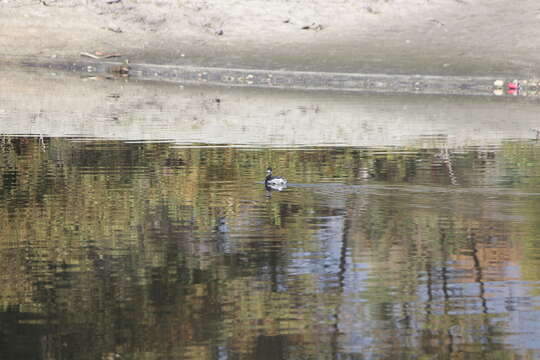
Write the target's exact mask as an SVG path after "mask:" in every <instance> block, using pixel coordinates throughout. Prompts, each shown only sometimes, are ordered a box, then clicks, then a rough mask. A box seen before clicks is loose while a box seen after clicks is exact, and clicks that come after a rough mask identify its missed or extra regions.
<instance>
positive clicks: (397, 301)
mask: <svg viewBox="0 0 540 360" xmlns="http://www.w3.org/2000/svg"><path fill="white" fill-rule="evenodd" d="M45 143H46V145H47V146H46V147H43V146H42V144H41V143H40V142H39V140H38V139H24V140H23V138H21V139H12V140H10V141H7V142H5V143H4V144H3V147H2V154H1V155H2V157H1V160H0V161H2V162H1V166H0V172H1V173H2V178H3V181H4V187H3V189H2V193H1V197H0V200H1V203H2V206H1V207H0V212H1V215H2V216H1V219H2V220H0V221H1V225H2V229H3V231H2V235H0V244H2V245H1V246H2V247H1V248H0V256H1V257H2V259H3V261H2V262H0V263H4V264H9V266H8V265H4V266H2V270H3V273H4V274H8V275H7V277H6V279H8V281H5V282H4V283H3V284H2V285H0V286H1V290H2V292H1V294H2V295H0V297H1V299H2V303H4V304H8V305H9V306H10V307H9V306H8V307H4V308H3V309H4V311H3V312H1V315H2V316H3V317H4V318H10V319H17V320H13V321H10V322H7V323H4V325H2V330H3V331H4V332H5V331H7V332H9V333H15V332H18V333H20V334H22V335H21V339H22V340H21V343H33V344H34V345H33V346H34V348H33V349H34V350H33V351H34V352H38V351H42V352H43V354H44V355H43V357H44V358H58V357H60V356H61V355H62V356H64V357H70V356H71V357H79V358H80V355H81V354H88V358H96V357H99V356H100V355H101V354H106V353H107V354H108V353H111V354H113V353H116V352H118V353H131V354H135V353H142V352H145V353H151V354H155V355H156V356H158V355H165V356H171V357H174V356H177V357H182V356H185V357H188V356H197V357H198V358H203V359H204V358H216V357H218V355H219V356H221V354H222V353H226V354H229V355H227V356H228V357H231V358H233V357H235V356H236V355H237V354H243V356H245V357H249V356H250V355H253V354H256V355H257V356H258V357H259V355H260V356H263V355H261V354H262V353H264V351H265V349H268V348H270V347H275V348H276V350H275V356H276V357H274V358H280V357H282V358H291V357H295V356H296V357H298V358H300V357H302V356H303V357H309V356H312V357H313V356H318V355H320V356H321V357H323V358H351V359H352V358H359V357H361V356H365V357H366V358H367V357H389V358H391V357H392V356H395V355H396V354H400V353H404V354H410V355H411V357H413V356H420V355H422V354H438V355H441V356H449V355H450V354H454V353H458V352H460V351H462V350H463V349H464V348H465V347H466V346H474V347H476V348H477V349H478V350H475V351H476V352H479V353H484V354H486V355H488V354H490V352H494V351H501V352H505V353H507V354H510V353H511V351H510V350H507V349H505V348H504V345H502V344H500V345H497V344H495V343H494V342H493V341H500V340H501V337H502V336H503V335H501V334H503V329H501V328H500V327H499V326H500V325H497V323H494V322H493V321H492V319H491V316H492V315H491V314H490V300H489V296H488V295H489V294H487V292H488V288H487V287H486V284H487V282H488V281H489V280H486V275H485V274H486V273H493V269H496V268H497V266H499V267H502V266H504V264H505V261H507V260H504V261H503V260H501V262H500V263H498V264H487V263H485V262H484V260H482V256H480V255H481V254H482V252H486V251H491V250H489V249H491V248H493V247H495V246H502V245H501V244H507V243H509V242H511V241H513V239H511V236H510V235H505V236H499V237H498V240H497V241H495V242H494V241H492V240H490V241H488V240H486V239H487V237H484V236H482V234H488V233H490V231H491V232H493V231H494V230H489V229H490V228H495V229H496V230H497V231H498V232H500V233H501V234H512V229H511V228H510V225H509V224H508V222H505V221H504V220H496V221H495V220H493V221H491V222H489V221H487V220H486V217H485V214H486V213H487V212H489V211H493V208H492V206H491V205H489V204H488V203H485V201H484V199H485V197H484V196H483V195H482V194H473V195H469V194H466V195H460V193H459V192H440V193H436V194H435V195H434V193H432V192H431V191H425V192H415V191H416V190H417V189H418V188H415V187H414V185H415V184H434V185H439V186H444V185H446V184H449V183H451V181H450V180H449V178H448V169H447V168H445V167H443V166H441V162H440V159H439V158H438V157H437V154H438V152H439V150H438V149H433V150H429V151H427V150H415V151H413V150H414V149H412V150H411V149H408V150H407V151H404V152H403V153H400V151H399V149H393V150H392V151H380V150H377V151H375V150H374V151H370V150H366V149H358V150H355V149H328V150H325V149H318V150H310V151H305V152H303V151H300V150H299V151H276V152H273V151H271V150H249V151H242V150H238V149H236V150H235V149H215V148H208V149H205V148H197V149H173V148H171V147H170V146H168V145H166V144H144V145H141V144H137V145H126V144H121V143H114V142H112V143H111V142H89V143H75V142H69V141H66V140H58V139H45ZM524 151H525V152H526V154H528V156H529V157H530V158H531V159H533V160H534V159H537V158H538V152H535V151H534V150H531V149H530V148H525V150H524ZM485 154H486V153H485V152H482V151H479V150H471V151H467V152H464V153H461V154H457V155H455V154H453V155H452V161H453V164H452V165H453V169H454V174H455V176H456V177H459V179H460V182H459V184H460V185H461V186H467V185H470V184H476V183H478V182H481V181H484V182H487V183H489V184H491V183H492V181H496V179H500V178H505V177H506V176H507V174H508V173H507V172H506V171H507V170H506V169H504V168H501V167H500V163H498V162H497V159H498V158H497V157H495V158H493V157H492V155H491V153H490V155H489V156H486V155H485ZM519 154H521V153H520V150H519V148H517V149H516V148H515V147H510V148H508V149H507V150H506V151H505V152H504V153H503V155H501V156H502V159H506V158H505V156H507V157H508V158H509V159H513V158H515V157H516V156H517V155H519ZM269 162H274V163H278V164H281V169H282V171H284V172H286V171H289V172H290V173H288V174H284V175H286V176H287V177H290V175H294V177H296V178H297V179H301V181H298V182H303V183H306V184H318V183H324V182H339V183H341V184H344V185H343V186H341V187H339V189H340V192H337V191H327V190H325V192H322V191H319V190H317V189H318V188H316V187H315V188H310V187H304V188H302V187H300V188H291V189H287V191H284V192H281V193H275V194H273V196H272V198H271V199H268V198H266V196H265V194H264V189H263V188H262V185H261V184H257V183H256V182H257V181H259V180H260V179H261V174H264V169H265V168H266V166H267V165H268V163H269ZM522 164H525V163H524V162H522ZM366 169H368V170H367V173H368V174H369V176H360V175H359V174H361V173H363V172H365V171H366ZM476 170H480V171H482V172H483V173H485V178H484V180H482V179H480V180H479V179H478V177H475V176H477V175H474V174H475V171H476ZM527 171H528V172H529V173H527V174H528V175H534V174H532V173H530V171H532V170H530V169H529V168H528V167H527V166H525V165H519V164H518V167H517V168H513V170H512V172H511V175H512V177H513V179H514V181H513V182H512V183H513V184H517V183H518V180H519V179H520V176H519V174H520V173H523V172H527ZM471 174H473V175H471ZM476 174H478V171H476ZM245 178H249V179H250V180H249V181H245V180H244V179H245ZM242 182H243V183H242ZM237 183H242V184H241V185H238V184H237ZM250 184H253V186H251V185H250ZM358 184H360V185H361V186H360V187H353V186H349V185H358ZM371 184H376V185H379V187H378V188H376V187H375V188H370V185H371ZM364 185H367V186H364ZM386 185H400V186H402V187H401V188H399V187H394V188H393V189H392V190H390V191H388V190H386V189H387V188H386V187H385V186H386ZM527 186H530V187H533V186H534V185H533V184H527ZM403 189H404V190H403ZM408 190H410V191H408ZM413 190H414V191H413ZM471 201H472V202H474V204H475V206H474V208H471V206H470V203H471ZM490 206H491V207H490ZM532 209H533V210H531V214H535V211H536V210H535V209H536V208H534V207H533V208H532ZM531 218H533V217H531ZM528 226H531V227H533V226H535V223H534V221H531V222H529V223H528ZM469 229H476V230H475V231H476V232H475V233H474V236H472V235H471V232H470V231H469ZM531 234H533V235H534V233H533V232H531ZM531 237H532V235H531ZM490 239H492V238H490ZM464 251H465V252H466V251H468V252H467V255H466V256H467V259H469V260H466V259H464V258H461V257H460V256H461V255H462V253H463V252H464ZM467 261H470V263H468V262H467ZM460 264H462V265H460ZM463 264H465V265H463ZM359 266H363V267H364V268H363V270H361V271H360V270H359V269H358V267H359ZM460 266H462V267H460ZM486 267H487V268H488V269H489V271H487V270H486ZM500 276H502V275H500ZM14 283H16V285H15V284H14ZM469 283H470V284H474V285H475V286H476V287H475V292H474V293H472V295H471V294H468V293H467V294H465V293H464V292H465V291H469V288H468V287H467V286H466V284H469ZM464 284H465V285H464ZM460 292H461V293H460ZM465 295H466V296H465ZM467 298H472V299H474V301H472V302H470V303H468V302H466V301H465V299H467ZM14 309H16V310H14ZM467 311H469V312H472V314H470V313H467ZM23 318H34V319H38V321H37V322H38V323H39V325H36V326H29V325H28V324H26V325H24V326H23V325H21V323H22V322H21V321H19V320H21V319H23ZM36 338H39V340H36ZM88 339H91V341H89V340H88ZM362 341H364V342H362ZM501 342H502V341H501ZM480 344H482V345H480ZM12 349H14V348H12ZM13 351H15V352H17V353H18V354H22V351H23V350H22V348H21V349H19V348H17V349H14V350H13ZM25 351H26V350H25ZM346 354H349V355H346ZM360 354H363V355H360ZM345 356H348V357H345Z"/></svg>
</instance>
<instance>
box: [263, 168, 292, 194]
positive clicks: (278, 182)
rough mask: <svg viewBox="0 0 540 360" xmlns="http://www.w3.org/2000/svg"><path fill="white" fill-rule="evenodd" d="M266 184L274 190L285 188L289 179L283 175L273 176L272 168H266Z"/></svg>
mask: <svg viewBox="0 0 540 360" xmlns="http://www.w3.org/2000/svg"><path fill="white" fill-rule="evenodd" d="M264 186H266V187H267V188H270V189H272V190H279V191H281V190H283V189H284V188H286V187H287V179H285V178H282V177H281V176H272V168H271V167H269V168H268V169H266V178H265V179H264Z"/></svg>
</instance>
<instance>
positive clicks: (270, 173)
mask: <svg viewBox="0 0 540 360" xmlns="http://www.w3.org/2000/svg"><path fill="white" fill-rule="evenodd" d="M266 175H272V168H271V167H269V168H268V169H266Z"/></svg>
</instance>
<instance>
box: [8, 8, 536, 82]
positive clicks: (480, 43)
mask: <svg viewBox="0 0 540 360" xmlns="http://www.w3.org/2000/svg"><path fill="white" fill-rule="evenodd" d="M538 16H539V13H538V6H537V2H536V1H533V0H524V1H520V3H519V7H516V5H515V4H514V3H513V2H509V1H503V0H477V1H474V2H473V1H461V0H430V1H428V0H409V1H406V2H402V1H392V0H388V1H380V0H366V1H361V2H360V1H353V0H341V1H332V2H328V1H326V0H289V1H285V0H265V1H263V0H237V1H232V2H229V1H219V0H185V1H177V2H172V1H150V0H119V1H117V0H112V1H102V0H99V1H98V0H85V1H83V0H42V1H41V0H40V1H38V0H3V1H2V2H0V17H1V18H2V23H1V24H0V50H1V54H2V55H1V58H2V60H3V61H6V60H9V61H10V62H15V63H17V62H19V63H20V62H22V61H29V60H30V61H34V62H36V61H42V60H51V59H59V58H62V59H67V60H68V61H78V60H80V53H81V52H83V51H87V52H95V51H104V52H110V53H118V54H122V55H123V56H122V58H121V59H120V61H124V60H129V62H130V63H132V64H165V65H187V66H199V67H208V66H209V67H220V68H243V69H267V70H292V71H315V72H318V71H323V72H337V73H340V72H345V73H350V72H353V73H384V74H406V75H412V74H423V75H443V76H446V75H455V76H487V77H505V78H518V77H521V78H533V77H535V76H537V75H538V70H537V67H536V65H537V64H538V63H539V61H540V52H538V51H537V49H538V48H539V45H540V44H539V42H540V40H539V39H540V36H539V35H540V26H538V21H539V19H538Z"/></svg>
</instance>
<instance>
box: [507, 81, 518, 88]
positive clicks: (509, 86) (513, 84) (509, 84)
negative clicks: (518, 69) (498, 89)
mask: <svg viewBox="0 0 540 360" xmlns="http://www.w3.org/2000/svg"><path fill="white" fill-rule="evenodd" d="M508 89H509V90H517V89H519V83H518V82H517V81H512V82H509V83H508Z"/></svg>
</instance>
